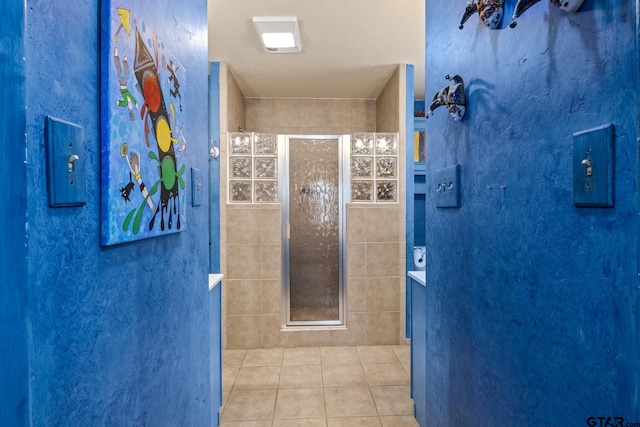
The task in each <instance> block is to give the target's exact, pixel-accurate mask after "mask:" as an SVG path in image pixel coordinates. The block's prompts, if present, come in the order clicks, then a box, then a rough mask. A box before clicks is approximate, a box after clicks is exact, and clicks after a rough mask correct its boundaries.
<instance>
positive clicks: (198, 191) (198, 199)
mask: <svg viewBox="0 0 640 427" xmlns="http://www.w3.org/2000/svg"><path fill="white" fill-rule="evenodd" d="M201 204H202V174H201V173H200V169H197V168H191V206H194V207H195V206H200V205H201Z"/></svg>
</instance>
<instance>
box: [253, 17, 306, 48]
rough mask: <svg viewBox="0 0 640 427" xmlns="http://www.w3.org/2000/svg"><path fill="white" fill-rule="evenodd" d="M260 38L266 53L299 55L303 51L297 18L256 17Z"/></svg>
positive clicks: (254, 23)
mask: <svg viewBox="0 0 640 427" xmlns="http://www.w3.org/2000/svg"><path fill="white" fill-rule="evenodd" d="M253 25H255V27H256V31H257V32H258V37H259V38H260V42H261V43H262V47H263V48H264V51H265V52H268V53H299V52H301V51H302V43H301V42H300V29H299V28H298V18H296V17H295V16H269V17H254V18H253Z"/></svg>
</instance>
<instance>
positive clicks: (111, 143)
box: [100, 0, 189, 245]
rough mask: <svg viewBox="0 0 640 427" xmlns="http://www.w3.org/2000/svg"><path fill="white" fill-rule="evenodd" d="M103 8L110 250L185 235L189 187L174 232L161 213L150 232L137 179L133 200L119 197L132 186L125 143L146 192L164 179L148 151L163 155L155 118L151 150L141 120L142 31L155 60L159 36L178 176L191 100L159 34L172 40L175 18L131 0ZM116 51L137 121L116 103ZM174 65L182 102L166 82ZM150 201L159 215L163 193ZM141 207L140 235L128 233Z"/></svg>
mask: <svg viewBox="0 0 640 427" xmlns="http://www.w3.org/2000/svg"><path fill="white" fill-rule="evenodd" d="M101 7H102V8H103V10H102V13H103V19H102V22H105V23H107V22H108V24H109V25H104V26H103V27H102V28H101V32H102V40H101V45H100V46H101V50H102V53H101V55H103V56H102V58H101V66H102V74H101V88H102V92H101V94H102V98H101V102H102V105H101V107H102V108H101V120H102V124H101V126H102V129H101V144H102V155H101V156H102V158H101V168H103V171H102V189H101V190H102V242H103V244H107V245H109V244H114V243H122V242H127V241H131V240H139V239H144V238H147V237H154V236H159V235H164V234H170V233H175V232H178V231H183V230H184V229H185V228H186V225H187V224H186V222H187V221H186V216H185V215H184V213H185V206H186V200H187V197H186V188H184V189H183V188H181V187H180V186H179V187H178V194H179V197H178V198H177V201H178V210H179V213H180V229H178V228H177V220H176V218H175V216H174V220H173V227H172V228H171V229H169V228H168V227H165V228H164V230H162V229H161V227H160V222H161V218H162V212H159V213H157V215H155V216H156V219H155V222H154V227H153V228H152V229H149V226H148V225H149V222H150V221H151V219H152V218H153V217H154V212H153V211H152V210H151V209H150V208H149V206H148V205H147V204H146V203H144V196H143V194H142V192H141V191H140V189H139V185H138V183H137V182H136V180H135V177H134V178H133V182H134V184H135V187H134V190H133V191H131V193H130V195H129V198H130V201H126V200H125V199H124V198H123V197H122V196H121V192H120V189H121V188H123V187H125V186H126V185H127V184H128V183H129V182H130V177H129V172H130V168H129V165H128V164H127V161H126V159H125V158H123V157H122V155H121V147H122V145H123V144H127V146H128V151H129V152H128V154H127V156H130V155H131V154H132V153H137V154H138V155H139V157H140V171H141V175H142V181H143V182H144V184H145V186H146V188H147V191H151V189H152V187H153V186H154V184H155V183H156V182H157V181H158V180H159V179H160V174H159V163H158V162H157V161H156V160H153V159H151V158H150V157H149V153H150V152H153V153H155V154H159V149H158V144H157V142H156V139H155V136H154V131H153V124H152V122H151V118H149V117H145V119H146V121H147V123H148V126H149V132H148V139H149V144H150V146H149V147H147V143H146V141H145V121H144V120H143V119H141V118H140V117H141V115H140V113H141V110H142V109H143V104H144V98H143V96H142V93H141V89H140V88H139V86H138V81H137V80H136V76H135V74H134V66H135V58H136V39H137V33H138V32H139V33H140V35H141V38H142V40H143V42H144V43H145V46H146V48H147V49H148V50H149V52H150V53H151V55H155V52H154V50H153V43H154V36H157V37H158V40H157V44H158V58H157V61H158V63H157V64H156V69H157V72H158V77H159V80H160V87H161V89H162V94H163V97H164V102H165V106H166V109H167V113H168V114H169V118H168V122H169V124H170V126H171V129H172V134H173V135H172V136H173V138H176V139H177V142H175V144H174V150H175V156H176V161H177V166H176V169H177V170H178V171H180V168H181V167H183V166H184V165H185V164H186V161H187V158H186V153H187V151H186V150H184V151H179V148H186V146H185V145H184V144H186V141H185V140H183V137H184V138H185V139H186V140H188V139H189V128H188V120H187V111H188V109H187V102H186V101H187V98H186V96H185V93H186V92H185V90H184V87H185V86H186V83H187V81H186V78H187V76H186V74H187V73H186V70H185V68H184V66H183V65H182V63H181V61H180V58H176V57H175V56H174V55H173V54H172V52H171V51H170V50H169V49H168V47H167V45H166V44H165V43H164V40H163V39H162V38H161V37H160V34H165V36H166V37H172V34H173V31H174V29H175V22H173V20H172V17H171V16H168V15H167V12H166V11H165V9H164V8H161V7H159V5H158V4H157V3H155V2H145V3H139V2H136V1H130V0H129V1H125V0H120V1H117V0H111V1H104V2H102V3H101ZM118 8H123V9H127V10H129V11H130V16H129V24H130V32H129V33H127V32H126V30H125V29H119V27H120V25H121V18H120V17H119V15H118V10H117V9H118ZM107 17H108V19H107ZM116 33H117V41H115V36H114V35H115V34H116ZM116 48H117V49H118V56H119V61H120V63H121V64H122V65H121V67H122V71H121V75H123V76H124V75H125V69H124V59H125V58H128V63H129V68H130V73H129V77H128V81H127V88H128V90H129V91H130V93H131V94H132V95H133V97H134V98H135V99H136V100H137V104H138V105H137V107H134V108H133V114H134V117H135V118H134V120H133V121H132V120H131V119H130V118H129V112H130V110H129V109H128V108H126V107H120V106H118V105H117V103H116V100H119V99H123V96H122V94H121V93H120V81H119V78H118V74H117V71H116V65H115V62H114V49H116ZM176 49H177V51H176V52H177V53H178V56H179V55H180V52H181V47H180V46H178V47H176ZM170 61H171V62H173V64H174V67H175V68H176V76H177V78H178V81H179V83H180V85H181V89H180V92H182V96H181V98H176V97H172V96H171V94H170V90H171V89H173V83H172V82H169V81H168V77H169V76H170V73H169V71H168V70H166V69H165V68H164V67H163V64H164V63H166V64H169V63H170ZM170 105H173V109H170ZM187 174H188V171H187V170H186V169H185V172H184V173H183V174H182V177H183V179H186V176H187ZM149 197H150V199H151V200H152V202H153V205H154V206H155V208H156V211H157V210H159V209H160V190H159V189H158V192H157V193H156V194H153V195H150V196H149ZM172 206H173V202H172V201H170V202H169V207H170V208H171V207H172ZM141 207H142V210H143V214H142V219H141V224H140V228H139V230H138V231H137V233H134V231H133V227H134V226H133V221H132V222H131V224H130V225H129V226H128V228H127V229H126V230H125V229H124V228H123V224H124V222H125V218H126V217H127V215H128V214H129V212H131V211H132V210H135V212H136V214H137V213H138V209H140V208H141ZM167 217H168V215H166V214H165V224H166V223H167Z"/></svg>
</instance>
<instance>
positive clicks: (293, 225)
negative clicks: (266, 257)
mask: <svg viewBox="0 0 640 427" xmlns="http://www.w3.org/2000/svg"><path fill="white" fill-rule="evenodd" d="M340 150H341V147H340V139H339V138H316V139H307V138H299V137H297V138H289V140H288V153H287V154H288V156H287V157H288V170H289V173H288V178H289V179H288V181H289V183H288V195H289V197H288V232H287V235H288V241H287V245H286V246H287V247H288V248H287V254H288V269H286V270H288V297H289V312H288V319H287V324H289V325H339V324H342V320H341V317H342V316H341V311H342V290H341V289H342V266H341V259H342V248H341V244H340V242H341V237H342V236H341V230H342V226H341V224H342V209H341V200H342V197H341V188H340V180H341V179H340V178H341V176H340V165H341V164H340Z"/></svg>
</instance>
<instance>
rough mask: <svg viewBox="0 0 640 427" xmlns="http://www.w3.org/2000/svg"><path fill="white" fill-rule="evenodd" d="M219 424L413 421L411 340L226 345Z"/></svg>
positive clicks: (397, 424)
mask: <svg viewBox="0 0 640 427" xmlns="http://www.w3.org/2000/svg"><path fill="white" fill-rule="evenodd" d="M223 357H224V372H223V388H224V406H223V408H222V417H221V419H222V424H221V427H361V426H362V427H417V426H418V423H417V422H416V420H415V418H413V401H412V400H411V397H410V390H409V369H410V353H409V346H370V347H310V348H294V349H268V350H225V351H224V354H223Z"/></svg>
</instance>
